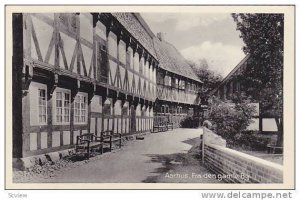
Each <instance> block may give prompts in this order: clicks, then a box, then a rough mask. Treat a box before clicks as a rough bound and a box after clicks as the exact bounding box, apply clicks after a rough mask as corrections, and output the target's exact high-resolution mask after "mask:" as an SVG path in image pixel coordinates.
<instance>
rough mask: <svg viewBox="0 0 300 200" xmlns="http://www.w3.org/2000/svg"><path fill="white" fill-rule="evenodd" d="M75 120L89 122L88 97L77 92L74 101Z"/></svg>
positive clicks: (76, 121)
mask: <svg viewBox="0 0 300 200" xmlns="http://www.w3.org/2000/svg"><path fill="white" fill-rule="evenodd" d="M74 122H75V123H77V124H78V123H87V97H86V96H85V95H82V94H77V95H76V97H75V101H74Z"/></svg>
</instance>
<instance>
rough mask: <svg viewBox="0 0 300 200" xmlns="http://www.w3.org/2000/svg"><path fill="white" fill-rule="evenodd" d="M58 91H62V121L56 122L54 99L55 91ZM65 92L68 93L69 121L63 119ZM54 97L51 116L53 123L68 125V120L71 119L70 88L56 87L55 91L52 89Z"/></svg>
mask: <svg viewBox="0 0 300 200" xmlns="http://www.w3.org/2000/svg"><path fill="white" fill-rule="evenodd" d="M58 92H61V93H62V99H61V101H62V107H61V109H62V121H61V122H58V121H57V105H56V101H57V93H58ZM65 94H68V95H69V121H65V108H66V107H65V101H66V99H65ZM53 96H54V98H53V103H52V104H53V117H52V120H53V124H54V125H68V124H70V121H71V108H72V107H71V104H72V102H71V90H68V89H63V88H56V89H55V91H54V95H53Z"/></svg>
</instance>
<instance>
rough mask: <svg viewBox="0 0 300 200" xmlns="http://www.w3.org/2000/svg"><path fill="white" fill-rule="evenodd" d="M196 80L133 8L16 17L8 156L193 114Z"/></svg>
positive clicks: (65, 146) (131, 131)
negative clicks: (11, 117)
mask: <svg viewBox="0 0 300 200" xmlns="http://www.w3.org/2000/svg"><path fill="white" fill-rule="evenodd" d="M201 84H202V83H201V81H200V80H199V79H198V78H197V77H196V75H195V74H194V73H193V71H192V69H191V68H190V66H189V65H188V64H187V63H186V61H185V60H184V58H183V57H182V56H181V55H180V53H179V52H178V51H177V50H176V49H175V47H173V46H172V45H171V44H168V43H166V42H165V41H163V39H162V37H158V38H157V37H156V36H155V35H154V34H153V33H152V31H151V30H150V28H149V27H148V25H147V24H146V23H145V21H144V20H143V19H142V18H141V16H140V15H139V14H134V13H68V14H66V13H55V14H54V13H40V14H37V13H30V14H29V13H24V14H14V16H13V157H14V158H22V157H28V156H33V155H40V154H45V153H50V152H56V151H60V150H65V149H70V148H73V147H74V144H75V143H76V136H78V135H81V134H84V133H94V134H96V135H100V134H101V132H102V131H104V130H113V131H114V132H115V133H122V134H123V135H130V134H137V133H142V132H148V131H150V130H151V129H152V127H153V123H154V122H155V123H159V122H160V121H161V120H162V118H163V120H168V121H169V122H174V123H175V124H177V126H178V124H179V123H180V120H181V119H182V118H183V117H184V116H186V115H187V114H188V113H189V114H190V115H192V114H193V112H194V111H195V109H196V108H197V106H198V105H199V103H200V101H199V100H198V99H199V97H198V89H199V88H200V87H201Z"/></svg>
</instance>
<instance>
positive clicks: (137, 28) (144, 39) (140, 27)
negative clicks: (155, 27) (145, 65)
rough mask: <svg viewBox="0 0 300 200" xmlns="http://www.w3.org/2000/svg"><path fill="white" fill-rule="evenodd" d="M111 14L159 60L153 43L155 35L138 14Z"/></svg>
mask: <svg viewBox="0 0 300 200" xmlns="http://www.w3.org/2000/svg"><path fill="white" fill-rule="evenodd" d="M111 14H112V15H113V16H114V17H115V18H116V19H117V20H118V21H119V22H120V23H121V24H122V25H123V26H124V27H125V28H126V29H127V30H128V31H129V33H130V34H131V35H132V36H133V37H134V38H135V39H137V40H138V41H139V42H140V43H141V44H142V45H143V46H144V48H146V49H147V51H148V52H149V53H150V54H151V55H152V56H153V57H154V58H155V59H157V56H156V54H155V50H154V46H153V41H152V38H153V37H155V35H154V34H153V33H152V31H151V30H150V28H149V27H148V25H147V24H146V22H145V21H144V20H143V19H142V17H141V16H140V15H139V14H138V13H125V12H117V13H111Z"/></svg>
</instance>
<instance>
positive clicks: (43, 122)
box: [38, 87, 47, 125]
mask: <svg viewBox="0 0 300 200" xmlns="http://www.w3.org/2000/svg"><path fill="white" fill-rule="evenodd" d="M40 90H44V91H45V97H44V98H45V99H44V100H43V101H44V102H45V104H43V105H41V104H40V98H41V96H40ZM40 107H45V113H43V114H42V115H40ZM44 115H45V121H40V116H44ZM38 124H39V125H47V88H46V87H39V88H38Z"/></svg>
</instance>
